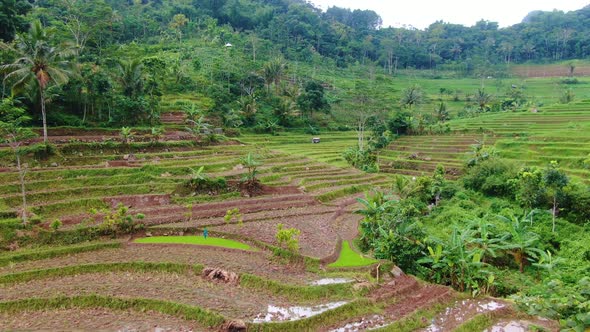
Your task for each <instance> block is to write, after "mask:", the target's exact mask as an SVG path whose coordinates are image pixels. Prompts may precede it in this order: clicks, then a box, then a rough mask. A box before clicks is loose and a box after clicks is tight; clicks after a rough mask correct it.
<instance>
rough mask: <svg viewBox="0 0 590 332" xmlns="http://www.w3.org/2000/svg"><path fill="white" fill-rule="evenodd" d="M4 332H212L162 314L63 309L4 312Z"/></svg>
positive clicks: (2, 319) (1, 315) (0, 319)
mask: <svg viewBox="0 0 590 332" xmlns="http://www.w3.org/2000/svg"><path fill="white" fill-rule="evenodd" d="M0 322H2V325H1V326H0V327H1V328H2V330H9V331H12V330H26V331H58V330H59V331H64V330H75V331H80V330H84V331H162V332H164V331H178V332H188V331H193V332H205V331H212V330H210V329H207V328H205V327H202V326H200V325H199V324H198V323H196V322H194V321H187V320H183V319H180V318H176V317H173V316H168V315H164V314H161V313H158V312H151V311H150V312H138V311H130V310H121V311H111V310H108V309H102V308H97V309H59V310H43V311H25V312H19V313H10V314H8V313H0Z"/></svg>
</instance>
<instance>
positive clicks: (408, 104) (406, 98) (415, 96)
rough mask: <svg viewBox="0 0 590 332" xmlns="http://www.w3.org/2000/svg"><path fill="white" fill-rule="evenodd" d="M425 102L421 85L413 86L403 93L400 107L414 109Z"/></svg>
mask: <svg viewBox="0 0 590 332" xmlns="http://www.w3.org/2000/svg"><path fill="white" fill-rule="evenodd" d="M423 102H424V91H422V87H420V86H419V85H413V86H411V87H408V88H406V89H405V90H404V91H403V92H402V97H401V99H400V101H399V103H400V105H401V106H402V107H405V108H409V109H412V108H414V107H416V106H418V105H420V104H422V103H423Z"/></svg>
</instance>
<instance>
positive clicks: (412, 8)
mask: <svg viewBox="0 0 590 332" xmlns="http://www.w3.org/2000/svg"><path fill="white" fill-rule="evenodd" d="M308 1H309V2H311V3H313V4H314V5H316V7H319V8H321V9H323V10H324V11H325V10H326V9H328V8H329V7H332V6H338V7H343V8H350V9H371V10H374V11H375V12H376V13H377V14H379V15H380V16H381V18H382V19H383V26H384V27H388V26H390V25H391V26H394V27H400V26H402V25H412V26H414V27H416V28H418V29H424V28H426V27H428V26H429V25H430V24H431V23H434V22H435V21H437V20H443V21H445V22H448V23H457V24H463V25H466V26H472V25H474V24H475V22H477V21H479V20H480V19H484V20H488V21H492V22H498V23H499V24H500V27H506V26H510V25H513V24H516V23H520V22H521V21H522V19H523V18H524V17H525V16H526V15H527V14H528V13H529V12H531V11H533V10H543V11H550V10H553V9H558V10H562V11H565V12H568V11H571V10H577V9H581V8H583V7H584V6H586V5H589V4H590V0H402V1H395V0H308Z"/></svg>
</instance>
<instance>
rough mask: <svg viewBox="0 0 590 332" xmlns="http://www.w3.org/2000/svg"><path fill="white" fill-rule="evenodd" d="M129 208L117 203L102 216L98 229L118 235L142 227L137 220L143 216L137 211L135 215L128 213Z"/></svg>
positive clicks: (132, 231)
mask: <svg viewBox="0 0 590 332" xmlns="http://www.w3.org/2000/svg"><path fill="white" fill-rule="evenodd" d="M128 211H129V209H128V208H127V207H126V206H124V205H123V204H119V205H118V206H117V208H116V209H115V210H113V211H110V212H109V213H107V214H106V215H105V216H104V220H103V222H102V223H101V224H100V226H99V229H100V230H101V231H102V232H103V233H104V234H105V235H108V234H111V235H115V236H116V235H120V234H131V233H134V232H135V231H137V230H139V229H141V228H143V224H139V223H138V222H137V220H141V219H143V218H144V217H145V216H144V215H143V214H141V213H138V214H137V215H135V216H132V215H129V214H128Z"/></svg>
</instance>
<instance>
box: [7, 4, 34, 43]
mask: <svg viewBox="0 0 590 332" xmlns="http://www.w3.org/2000/svg"><path fill="white" fill-rule="evenodd" d="M31 8H32V7H31V5H30V4H29V2H28V1H26V0H0V26H1V27H2V29H0V40H4V41H5V42H9V41H12V40H13V39H14V36H16V34H17V33H18V32H23V31H26V30H27V28H28V27H29V25H28V24H27V21H26V20H25V18H24V16H25V15H26V14H27V13H28V12H29V11H30V10H31Z"/></svg>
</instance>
